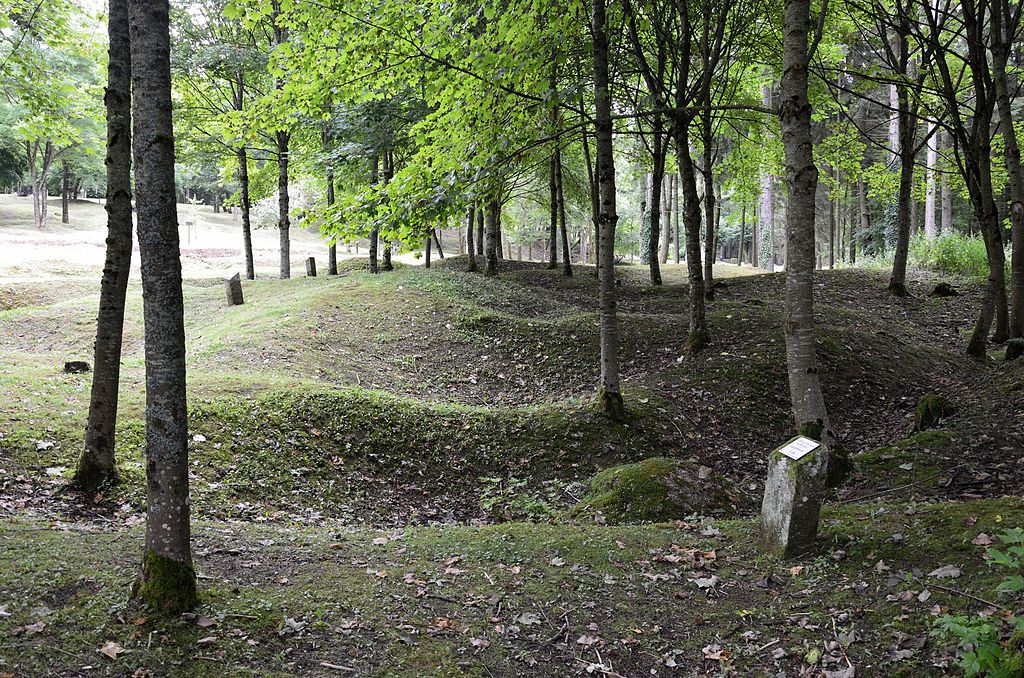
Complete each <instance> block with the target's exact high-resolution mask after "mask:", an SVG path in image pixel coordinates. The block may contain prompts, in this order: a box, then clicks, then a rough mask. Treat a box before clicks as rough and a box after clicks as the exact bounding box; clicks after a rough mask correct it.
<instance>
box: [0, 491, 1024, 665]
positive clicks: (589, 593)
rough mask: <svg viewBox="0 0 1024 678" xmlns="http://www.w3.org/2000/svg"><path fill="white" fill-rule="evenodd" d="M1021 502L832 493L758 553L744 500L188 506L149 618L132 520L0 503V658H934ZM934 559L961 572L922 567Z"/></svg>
mask: <svg viewBox="0 0 1024 678" xmlns="http://www.w3.org/2000/svg"><path fill="white" fill-rule="evenodd" d="M1022 520H1024V504H1022V503H1021V500H1020V499H1017V498H1014V499H1001V500H989V501H976V502H967V503H950V504H940V505H927V504H902V503H893V504H888V505H884V506H883V505H878V504H863V505H860V504H858V505H847V506H843V507H838V508H830V509H827V510H826V512H825V514H824V516H823V521H822V529H821V539H820V540H819V544H820V547H819V550H818V551H817V553H816V554H814V555H813V556H811V557H809V558H807V559H805V560H803V561H801V562H800V563H799V564H794V563H787V562H780V561H777V560H773V559H765V558H763V557H760V556H759V555H758V554H757V553H756V552H755V551H754V550H753V547H752V543H753V536H754V530H755V528H756V525H755V522H754V520H752V519H743V520H734V521H721V522H717V523H709V522H704V523H693V524H691V523H682V522H680V523H673V524H661V525H649V526H623V527H605V526H589V527H585V526H576V527H569V526H554V525H537V524H523V523H511V524H504V525H493V526H483V527H469V526H461V527H460V526H447V527H422V528H408V529H401V530H386V531H367V530H362V529H357V528H350V527H343V526H338V527H335V528H331V527H330V526H321V527H319V528H308V527H298V526H274V525H264V526H259V525H256V524H252V523H240V522H229V523H224V522H200V523H199V524H197V526H196V530H195V551H196V568H197V571H198V573H199V577H200V580H199V581H200V605H199V607H198V608H196V610H195V615H198V616H184V617H183V616H174V617H161V616H154V615H153V614H151V613H149V612H147V611H146V610H144V609H142V608H139V607H136V606H134V605H133V604H132V603H130V602H129V593H130V588H131V582H132V581H133V579H134V575H135V573H136V572H137V568H138V562H139V558H140V555H141V551H142V532H141V528H139V527H135V528H125V527H116V528H113V529H111V528H110V527H109V525H108V526H107V527H106V528H103V527H100V526H97V525H92V526H89V527H86V526H84V525H83V526H80V527H73V526H68V525H48V524H44V523H39V522H35V521H30V520H23V519H9V520H6V521H5V522H4V524H3V529H2V530H0V541H2V544H3V553H2V555H0V558H2V559H3V560H4V561H5V562H6V563H7V564H8V566H5V567H3V568H0V609H3V610H4V612H5V613H6V614H7V615H9V616H0V638H4V640H2V641H0V672H8V673H14V674H15V675H41V674H45V673H58V674H59V673H64V672H66V671H68V670H72V671H73V670H78V669H79V668H80V667H82V666H86V665H89V666H93V667H94V668H93V670H92V672H91V673H92V675H131V674H133V672H135V671H137V670H138V671H140V673H138V674H136V675H150V676H197V675H199V676H206V675H209V676H214V675H217V676H223V675H232V676H257V675H260V676H263V675H281V676H283V675H335V672H336V671H337V670H338V669H332V668H331V667H330V666H327V665H328V664H330V665H333V666H335V667H336V666H345V667H349V668H352V669H355V671H354V672H353V673H354V675H365V676H410V677H411V676H424V675H430V676H444V675H454V676H515V675H523V674H528V675H575V674H576V673H577V672H580V671H584V670H585V669H586V666H588V665H591V666H593V667H596V666H598V665H600V666H603V667H604V668H606V669H608V670H614V671H616V672H618V673H619V674H621V675H627V676H633V675H693V674H694V673H715V672H718V671H720V670H725V669H732V670H735V671H737V672H738V673H739V674H740V675H758V674H761V673H765V674H768V675H775V674H777V673H778V672H779V671H785V672H787V673H788V674H790V675H793V674H795V673H796V672H798V671H800V670H809V671H811V672H814V671H816V670H823V669H824V670H836V669H839V668H845V666H846V658H847V657H848V658H849V661H850V662H852V663H853V664H854V665H855V666H857V667H858V672H859V674H862V675H883V674H884V675H912V674H914V673H918V674H920V673H922V672H923V673H925V674H929V675H931V674H935V673H939V672H944V670H946V669H943V668H941V667H946V668H947V669H948V670H950V671H952V670H953V669H952V668H950V666H949V662H951V661H952V657H951V655H950V654H949V652H948V651H947V648H945V647H944V646H943V645H942V644H941V643H936V642H935V640H934V639H931V638H929V637H928V635H927V634H928V630H929V623H930V621H931V620H932V619H933V618H934V617H935V615H936V614H939V613H942V612H947V611H950V612H963V611H970V612H977V611H978V610H980V609H982V608H984V607H985V605H984V604H983V603H979V602H977V601H976V600H973V599H972V598H970V597H968V596H969V595H974V596H977V597H979V598H982V599H986V600H988V599H994V594H993V593H992V591H993V589H994V587H995V585H996V583H997V582H998V581H999V578H1000V573H999V571H998V570H995V569H991V568H989V567H988V566H987V565H986V564H985V562H984V559H983V557H982V556H983V553H984V548H983V547H982V546H977V545H975V544H972V543H971V542H972V540H975V539H976V538H977V535H979V534H980V533H988V534H993V533H996V532H998V531H999V530H1000V529H1002V528H1003V527H1005V526H1008V525H1014V524H1017V525H1019V524H1021V521H1022ZM945 565H952V566H955V567H956V568H958V569H959V570H960V571H961V574H960V575H958V576H957V577H956V578H955V579H939V578H936V577H935V576H930V575H929V573H930V572H932V571H933V570H935V569H937V568H939V567H940V566H945ZM711 582H713V583H711ZM926 592H927V593H926ZM996 602H999V603H1000V604H1011V603H1010V601H1008V600H1006V599H999V600H998V601H996ZM38 622H42V623H43V625H42V626H41V627H40V626H38V624H37V623H38ZM33 624H36V625H37V626H36V627H35V628H34V629H33V628H30V629H28V630H26V629H25V627H26V626H31V625H33ZM109 641H112V642H115V643H117V644H118V645H119V646H120V647H122V648H124V650H125V652H124V653H123V654H119V655H118V658H117V659H116V660H110V659H107V658H105V657H103V656H102V655H100V654H99V652H98V650H99V648H100V647H101V646H103V645H104V644H105V643H107V642H109ZM54 648H60V650H59V651H56V650H55V649H54ZM907 648H910V649H912V650H913V651H912V652H911V653H909V655H906V653H903V654H901V653H900V652H899V651H900V650H906V649H907ZM720 650H721V651H724V654H722V655H721V656H722V657H724V659H723V660H714V659H707V656H708V655H711V656H718V655H716V654H715V653H716V652H718V651H720ZM809 658H810V659H812V660H814V661H813V662H809V661H808V659H809ZM325 663H326V664H325ZM651 671H653V674H651V673H649V672H651Z"/></svg>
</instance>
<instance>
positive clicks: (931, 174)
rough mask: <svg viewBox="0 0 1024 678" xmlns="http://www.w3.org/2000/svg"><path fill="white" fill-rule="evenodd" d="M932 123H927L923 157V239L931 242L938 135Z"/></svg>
mask: <svg viewBox="0 0 1024 678" xmlns="http://www.w3.org/2000/svg"><path fill="white" fill-rule="evenodd" d="M936 128H937V125H936V123H934V122H930V123H928V152H927V155H926V157H925V189H924V195H925V197H924V237H925V239H927V240H929V241H931V240H935V238H936V236H937V235H938V234H937V233H936V231H935V166H936V165H937V164H938V162H939V138H938V137H939V135H938V130H937V129H936Z"/></svg>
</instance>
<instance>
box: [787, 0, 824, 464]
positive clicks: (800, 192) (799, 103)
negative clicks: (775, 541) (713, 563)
mask: <svg viewBox="0 0 1024 678" xmlns="http://www.w3.org/2000/svg"><path fill="white" fill-rule="evenodd" d="M810 4H811V3H810V0H786V4H785V22H784V26H783V31H784V35H783V43H782V44H783V47H782V60H783V65H782V83H781V92H780V94H781V100H780V102H779V123H780V126H781V128H782V143H783V147H784V149H785V154H786V186H787V188H788V191H789V203H788V205H787V208H786V299H785V316H784V319H783V330H784V334H785V338H786V367H787V372H788V375H789V393H790V398H791V399H792V405H793V416H794V418H795V420H796V427H797V430H798V431H799V432H800V434H801V435H805V436H808V437H810V438H814V439H815V440H818V441H820V442H821V443H822V445H823V447H824V448H825V453H826V454H827V455H829V457H830V459H829V467H830V472H831V467H834V466H835V464H834V463H833V460H832V457H834V456H835V455H836V452H837V444H836V443H837V441H836V438H835V436H834V434H833V433H832V427H831V424H830V422H829V416H828V409H827V408H826V407H825V397H824V395H823V393H822V390H821V380H820V377H819V372H818V360H817V349H816V343H815V331H814V264H815V261H814V259H815V256H814V238H815V227H814V224H815V212H816V204H815V194H816V191H817V188H818V168H817V167H816V166H815V164H814V143H813V141H812V136H811V104H810V102H809V101H808V98H807V66H808V63H809V62H810V59H811V55H812V53H813V51H814V49H815V47H816V45H817V40H815V42H814V43H813V44H812V45H810V46H809V45H808V30H809V25H810ZM818 37H819V38H820V35H819V36H818ZM821 480H822V483H824V478H822V479H821Z"/></svg>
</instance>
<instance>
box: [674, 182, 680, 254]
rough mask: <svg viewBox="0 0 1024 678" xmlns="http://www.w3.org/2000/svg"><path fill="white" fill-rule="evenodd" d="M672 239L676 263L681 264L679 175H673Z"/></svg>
mask: <svg viewBox="0 0 1024 678" xmlns="http://www.w3.org/2000/svg"><path fill="white" fill-rule="evenodd" d="M672 239H673V240H674V241H675V263H677V264H678V263H679V261H680V259H679V175H678V174H673V175H672Z"/></svg>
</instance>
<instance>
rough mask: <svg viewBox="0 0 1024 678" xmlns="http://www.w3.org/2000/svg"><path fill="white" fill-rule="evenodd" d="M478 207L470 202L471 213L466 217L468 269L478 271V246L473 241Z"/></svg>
mask: <svg viewBox="0 0 1024 678" xmlns="http://www.w3.org/2000/svg"><path fill="white" fill-rule="evenodd" d="M475 222H476V207H475V206H474V205H473V204H472V203H470V205H469V215H468V216H467V218H466V255H467V256H468V257H469V266H468V267H467V270H468V271H469V272H470V273H472V272H474V271H476V248H475V244H474V242H473V231H474V230H476V228H475V227H476V223H475Z"/></svg>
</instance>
